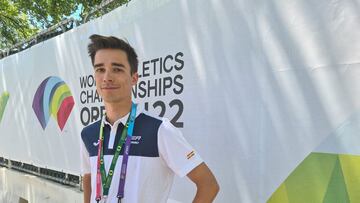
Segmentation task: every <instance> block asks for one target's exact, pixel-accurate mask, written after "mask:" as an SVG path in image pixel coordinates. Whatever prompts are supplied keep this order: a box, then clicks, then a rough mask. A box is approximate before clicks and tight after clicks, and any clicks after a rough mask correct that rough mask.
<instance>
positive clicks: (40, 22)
mask: <svg viewBox="0 0 360 203" xmlns="http://www.w3.org/2000/svg"><path fill="white" fill-rule="evenodd" d="M129 1H130V0H115V1H112V2H111V3H110V4H109V5H108V6H106V7H105V8H104V9H102V10H99V11H96V12H93V13H92V15H91V18H90V19H92V18H95V17H98V16H101V15H102V14H103V13H107V12H109V11H111V10H113V9H115V8H117V7H119V6H121V5H122V4H125V3H128V2H129ZM101 2H102V0H36V1H29V0H0V49H3V48H8V47H11V46H12V45H14V44H16V43H18V42H21V41H23V40H25V39H28V38H29V37H31V36H33V35H35V34H36V33H37V32H39V31H40V30H42V29H46V28H49V27H51V26H53V25H55V24H57V23H59V22H61V21H62V20H64V19H67V18H70V16H72V15H74V14H78V20H79V21H81V22H82V21H83V20H84V18H85V17H86V16H87V15H88V14H89V13H90V12H91V11H93V10H94V9H95V7H96V6H99V5H100V4H101Z"/></svg>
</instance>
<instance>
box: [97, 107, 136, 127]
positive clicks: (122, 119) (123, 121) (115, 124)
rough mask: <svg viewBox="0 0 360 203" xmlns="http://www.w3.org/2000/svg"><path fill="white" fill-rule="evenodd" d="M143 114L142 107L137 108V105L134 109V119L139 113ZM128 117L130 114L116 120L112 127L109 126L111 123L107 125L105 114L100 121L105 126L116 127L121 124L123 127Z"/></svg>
mask: <svg viewBox="0 0 360 203" xmlns="http://www.w3.org/2000/svg"><path fill="white" fill-rule="evenodd" d="M142 112H143V107H139V105H137V107H136V117H138V116H139V114H140V113H142ZM129 116H130V112H128V113H127V114H126V115H125V116H123V117H121V118H119V119H118V120H116V121H115V122H114V124H113V125H111V123H109V122H108V121H107V119H106V113H105V114H104V116H103V118H102V121H103V123H104V124H105V125H109V126H110V127H112V126H117V125H119V123H122V124H123V125H124V126H125V125H126V121H127V120H128V117H129Z"/></svg>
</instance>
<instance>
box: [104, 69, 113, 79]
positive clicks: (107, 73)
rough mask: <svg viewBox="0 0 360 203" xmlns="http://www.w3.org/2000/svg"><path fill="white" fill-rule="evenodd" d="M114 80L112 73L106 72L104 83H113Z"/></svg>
mask: <svg viewBox="0 0 360 203" xmlns="http://www.w3.org/2000/svg"><path fill="white" fill-rule="evenodd" d="M112 80H113V79H112V74H111V72H110V71H105V74H104V82H111V81H112Z"/></svg>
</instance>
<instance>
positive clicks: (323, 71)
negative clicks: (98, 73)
mask: <svg viewBox="0 0 360 203" xmlns="http://www.w3.org/2000/svg"><path fill="white" fill-rule="evenodd" d="M359 5H360V2H359V0H355V1H350V0H345V1H336V2H334V1H325V0H320V1H311V0H304V1H297V0H296V1H286V0H280V1H279V0H277V1H271V0H270V1H269V0H260V1H245V0H236V1H235V0H225V1H220V0H214V1H208V0H196V1H186V0H159V1H152V0H133V1H131V2H130V3H129V4H128V5H127V6H125V7H122V8H119V9H117V10H115V11H113V12H111V13H109V14H107V15H105V16H103V17H102V18H100V19H97V20H94V21H91V22H89V23H87V24H85V25H82V26H80V27H77V28H75V29H73V30H71V31H69V32H67V33H65V34H63V35H60V36H57V37H55V38H53V39H50V40H47V41H46V42H43V43H41V44H38V45H35V46H33V47H31V48H30V49H27V50H25V51H22V52H20V53H18V54H15V55H12V56H9V57H7V58H4V59H2V60H0V78H1V82H0V140H1V142H0V156H1V157H5V158H9V159H12V160H18V161H21V162H24V163H29V164H34V165H37V166H41V167H47V168H50V169H56V170H60V171H64V172H69V173H73V174H80V156H79V155H78V154H79V143H80V132H81V129H82V128H83V127H84V126H86V125H88V124H90V123H92V122H94V121H96V120H98V119H99V118H100V116H101V115H102V114H103V113H104V107H103V106H102V100H101V98H100V97H99V95H98V94H97V92H96V91H95V81H94V78H93V76H92V74H93V68H92V66H91V62H90V58H89V57H88V54H87V44H88V43H89V40H88V37H89V36H90V35H91V34H95V33H97V34H102V35H113V36H117V37H120V38H125V39H127V40H128V41H129V42H130V44H132V45H133V46H134V47H135V48H136V51H137V52H138V54H139V58H140V65H139V75H140V80H139V82H138V84H137V86H136V87H134V89H133V98H134V100H135V101H136V102H139V103H141V105H142V106H143V108H144V109H146V110H148V111H150V112H152V113H154V114H156V115H159V116H165V117H168V118H169V119H170V120H171V121H172V123H173V124H174V125H175V126H176V127H178V128H180V129H181V130H182V132H183V133H184V136H185V137H186V139H187V140H188V141H189V142H190V143H191V144H192V145H193V146H194V147H195V148H196V149H197V150H198V151H199V153H200V154H201V156H202V157H203V159H204V160H205V161H206V163H207V164H208V165H209V167H210V168H211V169H212V170H213V172H214V174H215V176H216V177H217V179H218V181H219V183H220V187H221V191H220V193H219V196H218V198H217V200H216V202H244V203H248V202H270V203H274V202H279V203H280V202H281V203H286V202H291V203H293V202H359V201H360V195H359V194H360V187H359V185H360V147H359V146H360V136H359V132H360V120H359V118H360V117H359V115H360V43H359V36H360V16H359V12H358V9H356V8H358V6H359ZM194 194H195V186H194V185H193V184H192V183H191V182H190V181H189V180H188V179H187V178H183V179H176V180H175V185H174V187H173V189H172V194H171V198H172V199H174V200H177V201H180V202H190V201H191V199H192V197H193V196H194Z"/></svg>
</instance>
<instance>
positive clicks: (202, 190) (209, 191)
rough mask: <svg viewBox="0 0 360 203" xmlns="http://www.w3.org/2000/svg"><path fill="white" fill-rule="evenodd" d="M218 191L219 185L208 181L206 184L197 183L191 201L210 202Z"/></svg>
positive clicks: (198, 202) (195, 202) (194, 202)
mask: <svg viewBox="0 0 360 203" xmlns="http://www.w3.org/2000/svg"><path fill="white" fill-rule="evenodd" d="M218 192H219V185H218V184H217V183H216V182H215V183H213V182H212V183H209V184H208V185H203V186H200V185H197V191H196V195H195V198H194V200H193V203H211V202H213V201H214V199H215V197H216V195H217V193H218Z"/></svg>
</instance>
